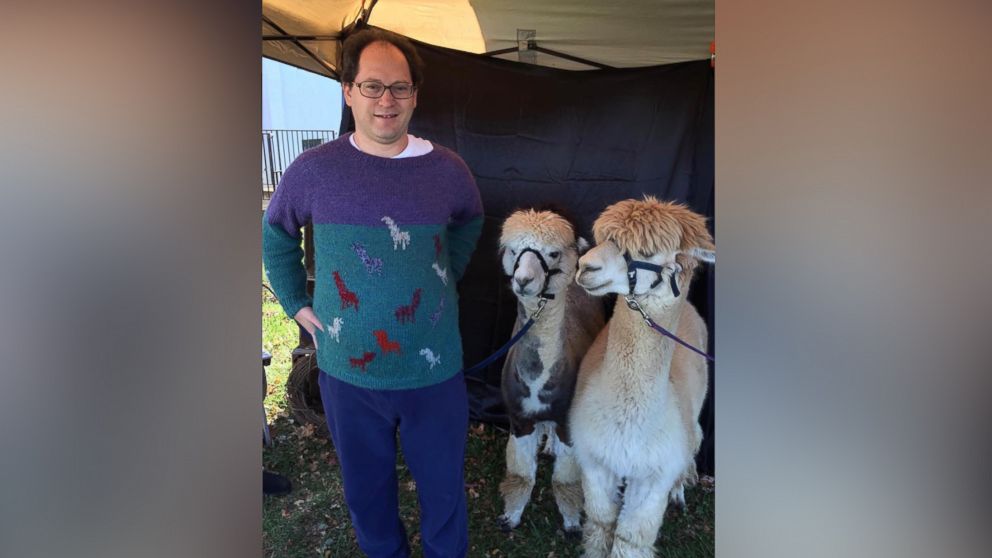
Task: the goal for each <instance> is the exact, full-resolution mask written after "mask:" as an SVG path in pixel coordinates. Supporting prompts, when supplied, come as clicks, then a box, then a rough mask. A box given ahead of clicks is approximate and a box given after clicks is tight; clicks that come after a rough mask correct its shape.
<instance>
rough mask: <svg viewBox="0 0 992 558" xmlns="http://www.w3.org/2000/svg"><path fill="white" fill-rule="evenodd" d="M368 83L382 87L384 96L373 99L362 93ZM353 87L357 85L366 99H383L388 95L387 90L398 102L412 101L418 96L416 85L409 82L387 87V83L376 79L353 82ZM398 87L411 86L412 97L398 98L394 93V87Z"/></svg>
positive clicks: (398, 82) (396, 83) (399, 82)
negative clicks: (363, 86) (363, 87)
mask: <svg viewBox="0 0 992 558" xmlns="http://www.w3.org/2000/svg"><path fill="white" fill-rule="evenodd" d="M366 83H375V84H378V85H381V86H382V94H381V95H379V96H378V97H371V96H369V95H366V94H365V92H364V91H362V85H364V84H366ZM351 85H352V86H356V85H357V86H358V92H359V93H360V94H361V95H362V97H365V98H366V99H381V98H382V96H383V95H385V94H386V91H387V90H388V91H389V94H390V95H392V96H393V99H396V100H397V101H405V100H407V99H412V98H413V96H414V95H416V94H417V86H416V85H414V84H412V83H410V82H408V81H397V82H395V83H392V84H390V85H386V84H385V83H382V82H381V81H379V80H376V79H367V80H365V81H353V82H351ZM397 85H409V86H410V96H409V97H397V96H396V94H395V93H393V87H396V86H397Z"/></svg>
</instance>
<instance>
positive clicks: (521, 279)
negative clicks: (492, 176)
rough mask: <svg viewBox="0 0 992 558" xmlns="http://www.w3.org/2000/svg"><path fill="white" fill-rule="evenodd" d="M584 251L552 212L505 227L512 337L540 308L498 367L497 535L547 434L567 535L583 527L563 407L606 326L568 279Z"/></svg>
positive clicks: (515, 510)
mask: <svg viewBox="0 0 992 558" xmlns="http://www.w3.org/2000/svg"><path fill="white" fill-rule="evenodd" d="M587 247H588V243H587V242H586V241H585V240H584V239H581V238H578V239H577V238H576V234H575V228H574V227H573V226H572V224H571V223H569V222H568V221H567V220H566V219H565V218H563V217H562V216H560V215H558V214H557V213H554V212H551V211H534V210H523V211H517V212H516V213H514V214H512V215H510V217H509V218H507V220H506V221H505V222H504V223H503V231H502V235H501V237H500V253H501V257H502V265H503V271H504V272H505V273H506V274H507V275H508V276H511V279H510V288H511V289H512V290H513V293H514V294H515V295H516V297H517V319H516V323H515V324H514V326H513V333H514V335H516V333H517V332H518V331H520V329H521V328H522V327H523V325H524V324H525V323H526V322H527V320H528V319H529V318H530V317H531V316H534V314H535V313H536V312H538V309H539V308H541V307H540V306H539V305H540V304H544V306H543V310H541V313H540V315H539V317H538V319H537V320H536V321H535V322H534V325H533V326H532V327H531V328H530V329H529V330H528V331H527V333H526V334H525V335H524V336H523V337H522V338H521V339H520V340H519V341H518V342H517V343H516V344H515V345H513V347H512V348H511V349H510V350H509V352H508V353H507V357H506V361H505V362H504V365H503V375H502V392H503V401H504V403H505V405H506V410H507V414H508V415H509V419H510V430H511V432H510V434H511V435H510V439H509V440H508V441H507V445H506V478H505V479H504V480H503V482H502V483H501V484H500V492H501V494H502V496H503V502H504V512H503V515H501V516H500V517H499V525H500V527H501V528H502V529H503V530H507V531H508V530H510V529H513V528H514V527H516V526H517V525H519V524H520V516H521V514H522V513H523V511H524V508H525V507H526V505H527V502H528V501H529V500H530V495H531V491H532V490H533V488H534V479H535V476H536V473H537V452H538V447H539V446H540V444H541V440H542V438H544V437H545V436H547V442H546V444H545V451H546V452H548V453H553V454H555V455H556V458H555V464H554V472H553V474H552V489H553V492H554V495H555V501H556V502H557V504H558V510H559V511H560V512H561V515H562V519H563V523H564V529H565V532H566V533H567V534H575V535H578V533H579V532H580V530H581V526H580V523H579V521H580V516H581V513H582V490H581V481H580V475H579V470H578V467H577V465H576V462H575V455H574V452H573V450H572V440H571V436H570V434H569V429H568V424H567V419H568V410H569V407H570V405H571V403H572V396H573V395H574V392H575V379H576V374H577V372H578V368H579V363H580V362H581V360H582V355H583V354H584V353H585V352H586V349H587V348H588V347H589V344H590V343H592V340H593V339H594V338H595V336H596V334H597V333H598V332H599V330H600V329H602V327H603V323H604V321H605V318H604V312H603V306H602V303H601V302H600V301H598V300H596V299H595V298H593V297H591V296H589V295H587V294H586V293H585V291H583V290H582V289H581V288H579V287H578V286H576V285H575V283H574V282H573V281H572V279H573V277H574V276H575V268H576V262H577V261H578V259H579V255H580V251H581V250H584V249H585V248H587ZM556 270H560V271H556ZM549 297H550V299H548V298H549ZM542 299H543V300H544V302H543V303H542V302H541V300H542Z"/></svg>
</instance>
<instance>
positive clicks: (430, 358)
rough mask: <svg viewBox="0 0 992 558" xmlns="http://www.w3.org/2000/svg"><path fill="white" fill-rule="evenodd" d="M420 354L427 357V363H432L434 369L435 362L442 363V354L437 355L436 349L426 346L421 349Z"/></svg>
mask: <svg viewBox="0 0 992 558" xmlns="http://www.w3.org/2000/svg"><path fill="white" fill-rule="evenodd" d="M420 354H421V356H423V357H424V358H426V359H427V363H428V364H430V365H431V370H434V365H435V364H441V355H435V354H434V351H432V350H430V349H428V348H426V347H424V348H423V349H420Z"/></svg>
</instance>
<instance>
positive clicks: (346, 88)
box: [341, 83, 355, 107]
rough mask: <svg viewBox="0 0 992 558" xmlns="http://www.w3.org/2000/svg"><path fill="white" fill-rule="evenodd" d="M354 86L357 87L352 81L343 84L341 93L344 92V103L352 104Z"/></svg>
mask: <svg viewBox="0 0 992 558" xmlns="http://www.w3.org/2000/svg"><path fill="white" fill-rule="evenodd" d="M354 87H355V86H354V84H351V83H346V84H344V85H342V86H341V93H343V94H344V104H346V105H348V106H349V107H350V106H351V95H352V94H353V91H352V89H353V88H354Z"/></svg>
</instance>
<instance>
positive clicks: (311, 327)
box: [293, 306, 324, 349]
mask: <svg viewBox="0 0 992 558" xmlns="http://www.w3.org/2000/svg"><path fill="white" fill-rule="evenodd" d="M293 319H294V320H296V322H297V323H298V324H300V325H301V326H303V329H305V330H307V333H309V334H310V337H311V338H313V347H314V348H315V349H319V348H320V347H318V346H317V336H316V335H314V332H315V331H317V330H318V329H319V330H320V331H324V324H322V323H320V320H319V319H317V314H314V313H313V308H311V307H310V306H304V307H303V308H300V311H299V312H297V313H296V315H295V316H293Z"/></svg>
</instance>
